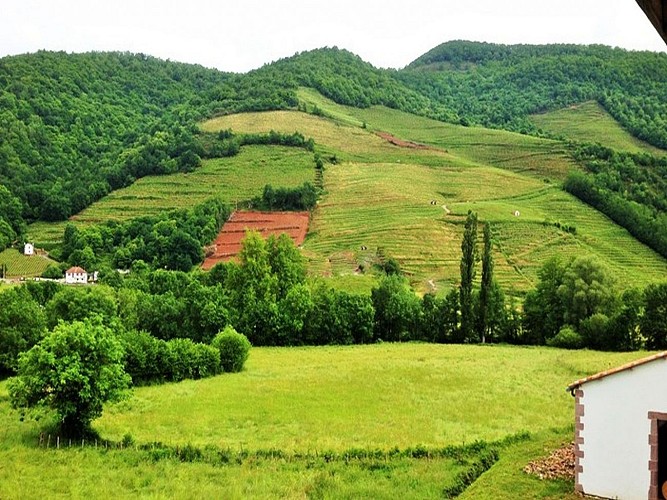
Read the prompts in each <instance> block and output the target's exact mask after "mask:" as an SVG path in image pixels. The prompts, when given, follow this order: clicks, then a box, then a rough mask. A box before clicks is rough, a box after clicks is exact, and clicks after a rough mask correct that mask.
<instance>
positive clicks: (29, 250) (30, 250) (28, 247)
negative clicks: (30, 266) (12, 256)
mask: <svg viewBox="0 0 667 500" xmlns="http://www.w3.org/2000/svg"><path fill="white" fill-rule="evenodd" d="M23 255H35V246H34V245H33V244H32V243H26V244H25V246H24V247H23Z"/></svg>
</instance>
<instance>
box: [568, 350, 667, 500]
mask: <svg viewBox="0 0 667 500" xmlns="http://www.w3.org/2000/svg"><path fill="white" fill-rule="evenodd" d="M568 390H569V391H570V392H571V394H572V395H573V396H574V398H575V403H574V408H575V411H574V415H575V417H574V419H575V431H574V432H575V441H574V443H575V444H574V446H575V489H576V490H577V491H579V492H581V493H584V494H587V495H594V496H599V497H604V498H622V499H626V500H633V499H646V498H648V499H656V500H657V499H661V498H667V484H666V483H667V351H665V352H662V353H660V354H656V355H653V356H650V357H647V358H643V359H640V360H638V361H634V362H632V363H628V364H626V365H623V366H619V367H618V368H614V369H611V370H607V371H604V372H601V373H598V374H596V375H592V376H590V377H586V378H584V379H581V380H577V381H576V382H574V383H573V384H571V385H570V386H568ZM663 488H664V489H663ZM663 491H664V492H665V493H662V492H663ZM663 495H664V496H663Z"/></svg>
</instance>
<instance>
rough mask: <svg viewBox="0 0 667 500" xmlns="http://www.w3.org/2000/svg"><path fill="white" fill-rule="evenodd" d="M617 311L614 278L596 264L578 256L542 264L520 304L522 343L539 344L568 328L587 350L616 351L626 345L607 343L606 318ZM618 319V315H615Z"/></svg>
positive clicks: (619, 342)
mask: <svg viewBox="0 0 667 500" xmlns="http://www.w3.org/2000/svg"><path fill="white" fill-rule="evenodd" d="M618 311H619V297H618V296H617V292H616V290H615V279H614V277H613V276H612V275H611V274H610V272H609V271H608V269H607V268H606V267H605V266H604V265H602V264H601V263H600V262H599V261H597V260H595V259H592V258H588V257H578V258H574V259H572V260H570V261H569V262H567V263H562V262H560V261H559V260H556V259H553V260H550V261H548V262H546V263H545V264H544V266H543V267H542V269H541V271H540V281H539V283H538V284H537V287H536V289H535V290H534V291H532V292H530V293H529V294H528V295H527V296H526V300H525V303H524V329H525V340H526V342H528V343H539V344H543V343H545V342H548V341H549V340H550V339H552V338H553V337H555V336H556V334H557V333H558V332H560V331H561V328H562V327H563V326H565V325H570V326H571V327H572V328H573V329H574V330H575V331H577V332H579V333H580V334H581V336H582V341H583V342H584V344H585V345H586V346H588V347H592V348H598V349H600V348H606V349H619V348H622V347H621V345H624V343H626V342H627V340H624V339H622V338H617V339H616V342H618V344H617V345H614V343H612V342H610V339H611V337H610V336H609V332H608V331H607V322H608V318H609V317H612V316H613V315H615V314H618ZM619 318H620V316H619Z"/></svg>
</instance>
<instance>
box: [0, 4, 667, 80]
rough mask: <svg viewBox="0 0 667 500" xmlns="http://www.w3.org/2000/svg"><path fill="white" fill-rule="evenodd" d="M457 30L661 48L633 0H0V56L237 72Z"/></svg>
mask: <svg viewBox="0 0 667 500" xmlns="http://www.w3.org/2000/svg"><path fill="white" fill-rule="evenodd" d="M457 39H463V40H476V41H487V42H497V43H531V44H532V43H552V42H553V43H582V44H590V43H601V44H604V45H610V46H614V47H624V48H628V49H633V50H652V51H663V52H664V51H665V50H666V48H667V47H666V46H665V43H664V42H663V41H662V39H661V38H660V36H659V35H658V34H657V33H656V31H655V30H654V29H653V26H652V25H651V24H650V22H649V21H648V19H647V18H646V17H645V16H644V13H643V12H642V11H641V9H640V8H639V6H638V5H637V3H636V2H635V0H558V1H555V2H545V1H542V0H410V1H397V0H382V1H379V0H326V1H322V0H291V1H286V0H235V1H232V2H230V1H227V0H111V1H109V0H104V1H97V0H0V56H5V55H8V54H22V53H26V52H35V51H37V50H40V49H47V50H65V51H67V52H86V51H91V50H97V51H102V50H104V51H106V50H119V51H131V52H142V53H144V54H150V55H153V56H157V57H160V58H163V59H171V60H175V61H182V62H189V63H197V64H202V65H204V66H207V67H214V68H219V69H221V70H225V71H240V72H245V71H248V70H250V69H254V68H257V67H259V66H262V65H263V64H265V63H269V62H271V61H274V60H276V59H279V58H282V57H288V56H291V55H293V54H294V53H295V52H298V51H303V50H310V49H314V48H318V47H325V46H329V47H330V46H334V45H336V46H338V47H340V48H345V49H348V50H350V51H352V52H354V53H355V54H358V55H359V56H361V57H362V58H363V59H364V60H366V61H368V62H370V63H372V64H373V65H375V66H378V67H392V68H401V67H403V66H405V65H406V64H408V63H409V62H411V61H412V60H414V59H415V58H417V57H418V56H420V55H421V54H423V53H424V52H426V51H428V50H429V49H431V48H433V47H435V46H436V45H438V44H440V43H442V42H446V41H448V40H457Z"/></svg>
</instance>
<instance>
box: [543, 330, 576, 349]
mask: <svg viewBox="0 0 667 500" xmlns="http://www.w3.org/2000/svg"><path fill="white" fill-rule="evenodd" d="M547 345H548V346H551V347H558V348H560V349H581V348H582V347H583V346H584V340H583V339H582V338H581V335H579V334H578V333H577V332H576V331H575V330H574V329H573V328H572V327H571V326H569V325H566V326H564V327H563V328H561V329H560V331H559V332H558V333H557V334H556V335H555V336H554V337H551V338H550V339H549V340H548V341H547Z"/></svg>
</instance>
